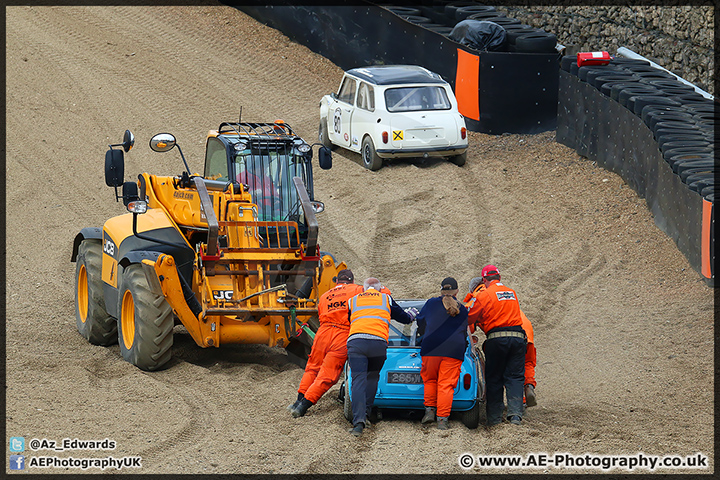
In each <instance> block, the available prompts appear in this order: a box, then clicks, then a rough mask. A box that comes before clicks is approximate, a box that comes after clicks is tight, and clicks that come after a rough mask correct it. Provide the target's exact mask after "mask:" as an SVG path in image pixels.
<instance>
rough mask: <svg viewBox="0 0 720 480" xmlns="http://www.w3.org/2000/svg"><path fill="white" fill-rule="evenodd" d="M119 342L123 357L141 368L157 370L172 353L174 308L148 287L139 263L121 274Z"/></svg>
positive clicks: (130, 266)
mask: <svg viewBox="0 0 720 480" xmlns="http://www.w3.org/2000/svg"><path fill="white" fill-rule="evenodd" d="M118 301H119V304H118V320H117V330H118V343H119V344H120V353H122V356H123V358H124V359H125V360H126V361H128V362H130V363H132V364H133V365H135V366H136V367H138V368H140V369H142V370H151V371H152V370H159V369H161V368H163V366H165V364H166V363H168V361H170V357H171V356H172V352H171V350H172V344H173V326H174V324H175V322H174V318H173V311H172V308H170V305H169V304H168V302H167V300H165V297H162V296H160V295H156V294H155V293H153V292H152V291H151V290H150V287H149V286H148V283H147V279H146V278H145V273H144V272H143V269H142V267H141V266H140V265H137V264H133V265H129V266H128V267H127V268H125V269H124V270H123V273H122V276H121V277H120V288H119V296H118Z"/></svg>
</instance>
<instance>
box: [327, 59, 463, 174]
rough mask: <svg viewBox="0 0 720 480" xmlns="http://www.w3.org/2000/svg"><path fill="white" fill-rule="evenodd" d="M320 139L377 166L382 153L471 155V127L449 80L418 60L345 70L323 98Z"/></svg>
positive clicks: (459, 159)
mask: <svg viewBox="0 0 720 480" xmlns="http://www.w3.org/2000/svg"><path fill="white" fill-rule="evenodd" d="M319 139H320V142H321V143H322V144H323V145H325V146H327V147H332V146H333V145H338V146H341V147H343V148H347V149H348V150H352V151H353V152H357V153H359V154H360V155H361V156H362V159H363V163H364V165H365V168H368V169H370V170H378V169H379V168H380V167H382V162H383V159H384V158H407V157H449V160H450V161H451V162H452V163H454V164H456V165H464V164H465V161H466V159H467V147H468V140H467V129H466V128H465V119H464V117H463V116H462V115H461V114H460V113H459V112H458V106H457V100H456V99H455V95H454V94H453V91H452V89H451V88H450V85H449V84H448V83H447V82H446V81H445V80H443V79H442V77H440V75H438V74H437V73H433V72H431V71H430V70H427V69H425V68H422V67H418V66H414V65H379V66H372V67H363V68H353V69H352V70H348V71H347V72H345V76H344V77H343V79H342V83H341V84H340V89H339V91H338V93H331V94H330V95H325V96H324V97H323V98H322V100H321V101H320V129H319Z"/></svg>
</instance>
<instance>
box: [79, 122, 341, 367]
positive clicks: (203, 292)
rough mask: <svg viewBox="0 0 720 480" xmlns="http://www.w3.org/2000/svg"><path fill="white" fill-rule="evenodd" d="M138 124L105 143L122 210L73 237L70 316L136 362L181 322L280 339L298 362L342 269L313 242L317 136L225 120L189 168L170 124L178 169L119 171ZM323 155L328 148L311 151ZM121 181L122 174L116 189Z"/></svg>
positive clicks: (243, 338)
mask: <svg viewBox="0 0 720 480" xmlns="http://www.w3.org/2000/svg"><path fill="white" fill-rule="evenodd" d="M134 142H135V139H134V136H133V134H132V133H130V131H126V132H125V136H124V138H123V141H122V143H119V144H114V145H110V149H109V150H108V151H107V153H106V155H105V182H106V184H107V185H108V186H110V187H114V188H115V199H116V201H117V200H119V199H122V200H123V203H124V205H125V206H126V208H127V210H128V212H129V213H126V214H123V215H120V216H117V217H113V218H111V219H109V220H108V221H106V222H105V224H104V226H103V227H102V228H99V227H89V228H83V229H82V230H81V231H80V233H79V234H78V235H77V236H76V237H75V241H74V244H73V251H72V261H74V262H75V263H76V289H75V295H76V302H75V304H76V311H75V313H76V324H77V328H78V331H79V332H80V334H81V335H82V336H83V337H85V338H86V339H87V340H88V341H89V342H90V343H93V344H96V345H110V344H113V343H115V342H118V343H119V346H120V351H121V352H122V356H123V358H124V359H125V360H127V361H128V362H130V363H132V364H134V365H136V366H138V367H139V368H141V369H143V370H157V369H161V368H163V367H164V366H166V365H167V363H168V361H169V360H170V358H171V348H172V344H173V327H174V326H175V325H176V324H179V323H182V325H184V326H185V328H186V329H187V332H188V333H189V334H190V336H191V337H192V338H193V340H194V341H195V343H197V345H199V346H200V347H220V346H221V345H223V344H228V343H252V344H265V345H269V346H278V347H285V348H286V349H287V351H288V354H289V356H290V358H291V359H292V360H293V361H295V362H296V363H299V364H301V365H303V364H304V362H305V361H306V359H307V355H308V353H309V351H310V346H311V345H312V339H313V337H314V332H315V331H316V330H317V328H318V325H319V324H318V321H317V302H318V299H319V297H320V295H322V293H324V292H325V291H326V290H328V289H329V288H331V287H332V285H333V281H332V279H333V277H334V276H336V275H337V272H338V271H339V270H341V269H343V268H346V266H345V264H344V263H342V262H341V263H339V264H336V262H335V259H334V258H333V257H332V255H330V254H324V253H322V252H321V251H320V248H319V246H318V223H317V219H316V217H315V214H316V213H318V212H321V211H322V210H323V209H324V205H323V204H322V202H318V201H315V200H314V198H313V182H312V162H311V160H312V157H313V148H312V147H313V146H314V145H310V144H308V143H307V142H305V141H304V140H303V139H302V138H300V137H299V136H298V135H296V134H295V132H294V131H293V130H292V128H290V126H289V125H288V124H287V123H284V122H282V121H276V122H274V123H248V122H240V121H238V122H223V123H221V124H220V127H219V128H218V129H217V130H211V131H210V132H209V133H208V136H207V144H206V154H205V171H204V172H203V174H202V175H199V174H191V173H190V172H191V170H190V167H189V166H188V163H187V161H186V160H185V157H184V155H183V154H182V150H181V149H180V146H179V145H178V144H177V143H176V139H175V137H174V136H173V135H171V134H168V133H161V134H158V135H155V136H154V137H152V139H151V140H150V148H151V149H152V150H154V151H156V152H167V151H169V150H172V149H174V148H176V149H177V150H178V152H179V153H180V157H181V158H182V161H183V163H184V167H185V171H184V172H183V173H182V175H179V176H157V175H151V174H148V173H142V174H141V175H139V176H138V181H137V182H132V181H129V182H125V181H124V155H123V152H128V151H130V149H131V148H132V147H133V145H134ZM318 157H319V165H320V167H321V168H325V169H327V168H331V166H332V158H331V154H330V150H329V149H328V148H326V147H323V146H320V148H319V150H318ZM118 187H122V192H121V194H119V193H118Z"/></svg>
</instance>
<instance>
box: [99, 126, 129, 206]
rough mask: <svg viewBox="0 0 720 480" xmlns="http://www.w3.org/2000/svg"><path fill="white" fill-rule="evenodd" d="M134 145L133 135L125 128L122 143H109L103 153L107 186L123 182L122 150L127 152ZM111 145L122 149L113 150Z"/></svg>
mask: <svg viewBox="0 0 720 480" xmlns="http://www.w3.org/2000/svg"><path fill="white" fill-rule="evenodd" d="M133 145H135V135H133V134H132V132H131V131H130V130H125V134H124V135H123V141H122V143H115V144H112V145H110V150H108V151H107V152H106V153H105V184H106V185H107V186H108V187H115V193H116V194H117V187H119V186H120V185H122V184H123V177H124V176H125V157H124V156H123V151H125V152H129V151H130V149H131V148H132V147H133ZM113 147H122V150H115V149H113Z"/></svg>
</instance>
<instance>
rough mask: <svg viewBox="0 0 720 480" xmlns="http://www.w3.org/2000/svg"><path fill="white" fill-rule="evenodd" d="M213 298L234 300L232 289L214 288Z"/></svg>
mask: <svg viewBox="0 0 720 480" xmlns="http://www.w3.org/2000/svg"><path fill="white" fill-rule="evenodd" d="M212 293H213V298H214V299H215V300H232V297H233V291H232V290H213V292H212Z"/></svg>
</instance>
